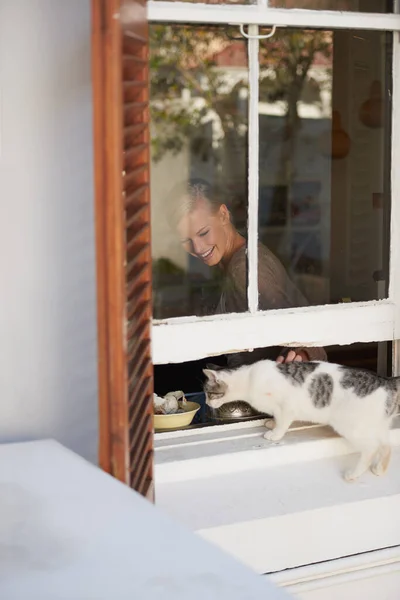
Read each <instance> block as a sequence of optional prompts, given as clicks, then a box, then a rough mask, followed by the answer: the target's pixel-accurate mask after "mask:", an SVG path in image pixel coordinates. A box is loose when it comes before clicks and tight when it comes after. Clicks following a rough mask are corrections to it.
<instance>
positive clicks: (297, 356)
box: [276, 350, 310, 364]
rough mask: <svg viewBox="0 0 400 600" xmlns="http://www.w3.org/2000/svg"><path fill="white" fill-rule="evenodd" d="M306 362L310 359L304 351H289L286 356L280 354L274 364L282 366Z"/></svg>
mask: <svg viewBox="0 0 400 600" xmlns="http://www.w3.org/2000/svg"><path fill="white" fill-rule="evenodd" d="M308 360H310V359H309V357H308V354H307V352H306V351H305V350H289V352H288V353H287V354H286V355H284V354H280V355H279V356H278V358H277V359H276V362H277V363H279V364H282V363H291V362H303V361H305V362H307V361H308Z"/></svg>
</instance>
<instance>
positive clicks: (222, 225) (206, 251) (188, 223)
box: [178, 200, 231, 267]
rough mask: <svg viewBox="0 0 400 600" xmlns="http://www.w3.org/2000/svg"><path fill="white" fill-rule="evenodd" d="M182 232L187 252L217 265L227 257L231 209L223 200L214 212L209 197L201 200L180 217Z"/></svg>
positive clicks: (211, 264) (210, 264)
mask: <svg viewBox="0 0 400 600" xmlns="http://www.w3.org/2000/svg"><path fill="white" fill-rule="evenodd" d="M178 233H179V236H180V239H181V243H182V246H183V247H184V248H185V250H186V252H188V253H189V254H192V256H195V257H196V258H199V259H200V260H202V261H203V262H204V263H206V264H207V265H208V266H209V267H212V266H214V265H217V264H218V263H219V262H220V261H221V260H222V259H223V257H224V255H225V253H226V251H227V249H228V244H229V241H230V236H231V226H230V218H229V211H228V209H227V207H226V206H225V204H222V205H221V206H220V207H219V209H218V210H217V211H216V212H213V209H212V206H211V204H210V203H209V202H208V201H207V200H198V201H197V202H196V205H195V207H194V209H193V210H192V211H191V212H190V213H188V214H187V215H185V216H184V217H183V218H182V219H181V220H180V221H179V224H178Z"/></svg>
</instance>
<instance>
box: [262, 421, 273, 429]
mask: <svg viewBox="0 0 400 600" xmlns="http://www.w3.org/2000/svg"><path fill="white" fill-rule="evenodd" d="M264 427H266V428H267V429H273V428H274V427H275V421H274V419H267V420H266V421H265V422H264Z"/></svg>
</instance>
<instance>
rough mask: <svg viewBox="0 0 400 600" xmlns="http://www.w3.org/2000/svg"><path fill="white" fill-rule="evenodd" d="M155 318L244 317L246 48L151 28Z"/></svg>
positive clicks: (209, 31) (227, 35)
mask: <svg viewBox="0 0 400 600" xmlns="http://www.w3.org/2000/svg"><path fill="white" fill-rule="evenodd" d="M150 40H151V55H150V65H151V133H152V139H151V144H152V165H151V167H152V168H151V221H152V222H151V226H152V257H153V298H154V303H153V305H154V309H153V316H154V318H158V319H160V318H168V317H178V316H184V315H204V314H216V313H221V312H243V311H246V310H247V258H246V223H247V187H248V186H247V146H248V140H247V129H248V126H247V125H248V123H247V121H248V117H247V115H248V66H247V44H246V41H245V40H244V39H243V38H242V37H239V38H238V32H237V28H233V29H232V30H231V29H230V28H229V27H225V26H223V27H192V26H174V25H161V24H160V25H159V24H153V25H151V27H150Z"/></svg>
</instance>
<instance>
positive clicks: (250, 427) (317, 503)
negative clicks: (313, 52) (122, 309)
mask: <svg viewBox="0 0 400 600" xmlns="http://www.w3.org/2000/svg"><path fill="white" fill-rule="evenodd" d="M263 3H264V6H263ZM265 3H266V2H265V0H259V6H223V5H199V4H190V3H176V2H170V3H164V2H150V3H149V5H148V8H149V20H150V21H157V22H177V23H178V22H182V23H215V24H216V23H226V24H228V23H235V24H247V25H250V26H251V30H250V31H251V33H252V34H254V33H255V32H256V31H257V26H260V25H263V26H264V25H266V26H270V25H273V24H276V25H280V26H284V25H285V24H286V25H290V26H298V27H304V26H309V27H321V28H326V29H336V28H352V29H354V28H358V29H376V30H384V31H394V32H399V31H400V16H398V15H397V14H393V15H380V14H379V15H371V14H358V13H340V12H326V11H298V10H275V9H267V8H266V6H265ZM397 12H398V11H397ZM257 51H258V42H257V40H250V42H249V56H251V55H253V56H254V55H256V54H257ZM253 62H254V63H255V62H256V61H253ZM250 63H251V61H250ZM249 69H250V80H251V84H252V85H253V91H254V89H256V90H258V73H257V68H254V65H253V67H251V66H250V65H249ZM396 75H397V76H396ZM254 98H256V99H255V100H254ZM253 100H254V101H253V103H252V106H250V107H249V113H250V114H249V128H250V130H251V144H250V148H249V150H250V157H249V173H250V177H249V179H250V181H249V223H250V228H249V235H250V236H251V239H250V242H249V248H248V251H249V255H250V257H249V263H250V266H251V265H252V264H253V266H254V262H255V260H256V253H255V249H256V244H257V229H258V224H257V214H258V210H257V203H258V158H257V159H256V160H254V159H253V160H252V158H251V157H258V105H257V102H258V94H257V95H256V96H254V93H253ZM391 135H392V150H391V161H392V162H391V222H390V235H391V241H390V280H389V294H388V298H387V299H386V300H381V301H374V302H364V303H351V304H340V305H326V306H317V307H307V308H297V309H296V308H294V309H287V310H276V311H265V312H257V311H256V308H257V307H256V304H257V292H256V286H255V284H256V282H257V273H256V271H255V270H253V274H252V275H251V273H250V275H251V276H250V282H249V284H250V285H249V300H250V309H251V310H250V311H249V312H248V313H246V314H230V315H216V316H213V317H207V318H195V317H184V318H179V319H170V320H165V321H154V324H153V329H152V343H153V360H154V363H155V364H162V363H172V362H184V361H188V360H195V359H199V358H202V357H205V356H207V355H212V354H222V353H229V352H232V351H238V350H245V349H250V348H256V347H262V346H268V345H287V346H290V345H292V346H297V345H308V346H321V345H322V346H328V345H331V344H351V343H353V342H370V341H371V342H372V341H376V342H380V341H389V340H392V341H396V340H398V339H399V338H400V276H398V275H397V273H398V272H400V270H399V269H400V173H399V172H398V169H397V170H396V168H395V166H396V165H399V164H400V39H399V35H398V34H395V35H394V36H393V101H392V134H391ZM255 165H256V168H255ZM393 348H394V351H393V369H394V372H395V374H399V373H400V351H399V350H400V344H399V342H395V343H394V344H393ZM261 425H262V422H261V421H252V422H248V423H238V424H232V425H231V424H229V425H220V426H215V427H209V428H202V429H192V430H186V431H178V432H171V433H160V434H156V436H155V452H156V458H155V482H156V497H157V502H158V504H159V505H160V506H161V507H162V508H163V509H164V510H165V511H167V512H169V513H170V514H174V513H175V512H176V511H178V512H179V520H181V521H183V522H184V523H185V524H186V526H188V527H189V528H192V529H193V530H195V531H197V533H198V534H199V535H201V536H202V537H204V538H206V539H209V540H211V541H212V542H213V543H215V544H216V545H218V546H220V547H222V548H223V549H225V550H226V551H227V552H229V553H231V554H233V555H234V556H236V557H238V558H239V559H240V560H241V561H243V562H245V563H247V564H248V565H249V566H251V567H252V568H253V569H255V570H256V571H257V572H259V573H265V572H267V571H271V570H272V571H279V570H281V569H285V571H284V572H283V575H282V574H277V575H275V578H276V581H277V583H278V584H279V585H284V586H285V585H286V586H290V585H291V584H292V585H293V584H298V582H300V583H302V582H303V581H305V580H307V581H310V580H313V579H318V585H319V586H320V587H321V588H323V587H325V586H327V585H329V583H330V582H331V581H332V579H333V577H332V576H335V575H336V574H337V573H338V572H340V573H343V571H344V570H346V569H353V567H354V565H353V563H354V560H355V559H346V561H345V564H343V562H342V563H339V562H338V561H336V560H332V559H333V558H337V557H338V556H346V555H351V554H354V555H355V554H359V553H363V552H367V551H368V552H369V554H368V555H362V556H361V558H357V559H356V561H358V562H360V561H361V562H362V565H364V562H365V560H367V563H368V564H367V563H366V569H368V574H370V567H371V564H372V563H373V564H372V566H373V565H374V564H375V563H374V562H373V561H372V563H371V561H370V557H371V552H370V551H371V550H378V552H377V553H376V557H375V559H374V560H375V562H376V561H378V562H379V563H381V562H382V563H385V561H386V560H387V557H386V555H385V551H384V550H379V549H381V548H384V547H389V546H393V545H394V544H395V543H397V542H398V531H397V530H394V527H393V523H395V522H396V514H397V512H396V511H397V510H398V509H397V507H398V501H399V498H400V494H395V495H391V496H390V495H386V493H385V492H383V493H382V492H381V491H380V489H381V488H380V487H379V486H378V484H377V486H376V487H373V484H374V482H373V481H371V489H372V488H373V489H374V494H373V497H371V498H370V500H369V501H366V500H365V498H364V496H363V494H364V491H365V489H366V488H365V487H364V486H362V485H361V486H359V487H357V485H356V487H355V488H352V489H353V490H355V492H354V494H353V496H352V501H351V502H349V501H347V500H346V499H343V501H342V502H335V503H333V504H329V505H324V504H323V501H322V500H321V498H319V497H318V494H315V493H311V494H308V496H309V498H312V499H313V503H314V504H313V506H312V507H311V506H310V507H309V510H305V511H301V510H300V512H299V507H298V503H297V500H298V499H297V497H296V494H293V493H291V480H290V478H287V479H285V474H284V472H286V471H287V470H288V469H290V465H294V466H295V469H296V471H298V470H299V469H301V472H302V474H304V476H305V478H306V480H307V482H308V484H307V485H308V486H309V489H311V490H314V483H315V481H316V477H319V473H320V471H318V464H319V463H321V459H323V460H327V461H328V460H329V459H332V458H334V461H335V470H334V471H333V470H332V468H329V466H328V468H327V470H326V474H325V475H324V476H325V477H326V482H325V483H324V485H323V487H326V489H328V490H329V493H332V492H333V490H336V491H337V490H341V489H342V486H345V484H344V483H343V482H342V481H341V479H340V469H339V462H340V460H341V459H340V456H342V457H346V455H347V454H348V453H349V452H351V451H352V450H351V448H349V447H348V446H347V445H346V443H345V442H344V440H340V439H338V438H337V437H335V436H332V432H330V433H327V432H326V431H325V429H324V428H320V427H318V426H307V425H304V424H302V425H300V426H299V425H298V424H297V425H296V424H294V425H293V427H292V428H291V430H290V431H289V432H288V434H287V436H286V438H285V440H284V442H283V443H281V444H278V445H268V444H267V445H265V443H264V442H265V441H264V440H262V437H261V436H262V432H263V429H262V427H261ZM392 442H393V445H394V446H397V447H399V446H400V420H399V419H398V420H397V421H396V423H395V425H394V428H393V431H392ZM297 463H298V464H297ZM277 466H279V477H280V474H281V473H282V479H283V481H282V485H281V486H280V487H281V491H277V490H274V494H275V496H276V498H275V500H276V502H275V504H276V503H279V502H283V506H284V510H283V511H281V510H279V511H278V513H277V514H273V513H271V506H270V504H271V502H270V499H271V498H270V495H269V488H268V486H267V487H266V488H265V489H266V490H267V492H268V493H265V494H264V495H262V494H260V495H258V493H257V492H256V493H255V492H254V490H253V489H252V483H251V481H250V482H249V481H247V488H246V490H247V491H246V494H245V497H244V498H242V499H243V502H242V503H240V502H238V500H239V498H240V497H241V494H240V490H242V489H243V473H244V472H245V473H246V474H248V473H250V471H253V473H252V474H251V477H253V476H254V482H253V483H254V489H256V488H257V485H256V482H260V481H269V478H270V473H271V474H272V473H273V471H274V469H275V467H277ZM314 467H315V469H316V470H315V473H314ZM392 468H395V465H392ZM269 469H270V471H269ZM281 469H283V470H282V471H281ZM397 472H398V471H394V472H393V474H392V472H390V473H389V474H388V476H387V477H388V481H390V479H389V478H390V477H391V474H392V477H393V478H394V479H393V480H392V481H393V484H392V487H394V488H396V477H397V475H396V473H397ZM227 475H228V476H230V482H231V484H232V485H231V487H227V489H226V490H223V491H222V492H221V493H222V496H223V497H221V498H220V499H219V504H218V506H219V508H218V506H214V504H213V499H215V498H216V496H218V494H217V495H216V494H215V485H216V482H217V481H218V478H219V477H226V476H227ZM307 477H308V479H307ZM371 477H372V475H371ZM224 481H225V479H224ZM397 481H398V477H397ZM249 488H250V489H251V490H252V491H251V492H250V494H251V501H249ZM282 489H284V490H285V489H286V492H285V493H282ZM306 489H308V488H307V486H306ZM344 489H347V488H344ZM367 489H368V486H367ZM303 491H304V490H303ZM199 492H200V495H199ZM232 493H234V494H237V497H236V495H235V502H234V503H232V496H231V494H232ZM335 493H336V492H335ZM285 496H289V501H288V504H285ZM272 504H273V503H272ZM221 507H222V508H221ZM232 507H233V508H232ZM249 507H250V508H249ZM250 509H251V510H250ZM227 510H230V511H232V510H233V511H234V513H235V514H231V515H230V523H229V524H226V511H227ZM204 513H208V514H212V515H213V525H212V526H211V527H210V526H209V527H208V528H206V529H202V528H201V526H200V527H199V526H197V525H196V523H197V522H198V515H199V514H204ZM281 513H282V514H281ZM256 515H258V517H256ZM268 515H270V516H268ZM379 519H380V521H379ZM378 521H379V522H378ZM371 522H373V523H375V524H377V526H376V527H373V528H371V527H370V523H371ZM332 524H334V526H333V527H332ZM310 532H312V535H311V533H310ZM396 536H397V537H396ZM304 539H307V540H308V542H309V543H308V545H307V546H308V553H309V554H310V553H311V554H310V556H311V558H310V561H309V562H310V563H313V564H314V563H316V564H318V565H319V566H317V567H314V566H311V567H309V568H305V570H304V569H303V570H301V569H297V568H293V567H298V566H299V565H302V564H304V563H303V561H304V546H303V544H301V543H300V544H299V540H304ZM310 540H311V542H312V543H310ZM271 541H272V544H271ZM277 544H278V546H279V548H278V549H280V552H278V551H277ZM394 554H395V557H394V558H393V557H392V555H390V557H389V559H390V561H393V560H397V561H398V560H399V558H398V557H399V553H398V551H397V550H396V552H395V553H394ZM364 559H365V560H364ZM324 561H328V562H324ZM368 561H369V562H368ZM358 562H357V565H358ZM361 562H360V564H361ZM288 566H290V567H292V569H291V570H289V571H286V569H287V568H288ZM318 569H320V570H322V571H323V573H322V575H321V573H320V572H319V571H318V572H316V571H317V570H318ZM291 577H292V579H290V578H291ZM296 578H297V579H296ZM302 585H303V587H304V585H305V584H302ZM309 585H310V586H314V587H315V585H316V583H315V582H312V583H309ZM310 589H311V588H310ZM312 589H313V587H312ZM296 591H297V590H296ZM299 591H303V588H301V589H299Z"/></svg>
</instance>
